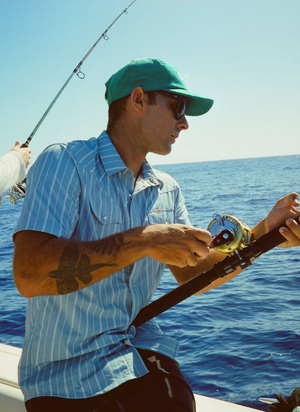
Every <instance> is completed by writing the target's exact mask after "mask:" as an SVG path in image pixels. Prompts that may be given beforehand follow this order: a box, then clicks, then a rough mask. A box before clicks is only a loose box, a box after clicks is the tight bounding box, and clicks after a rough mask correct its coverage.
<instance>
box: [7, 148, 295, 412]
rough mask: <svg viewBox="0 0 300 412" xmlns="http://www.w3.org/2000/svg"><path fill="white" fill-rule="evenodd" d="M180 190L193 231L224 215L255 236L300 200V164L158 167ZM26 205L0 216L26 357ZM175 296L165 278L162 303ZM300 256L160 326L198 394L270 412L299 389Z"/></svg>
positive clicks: (212, 294)
mask: <svg viewBox="0 0 300 412" xmlns="http://www.w3.org/2000/svg"><path fill="white" fill-rule="evenodd" d="M155 168H157V169H160V170H163V171H165V172H167V173H169V174H171V175H172V176H173V177H174V178H175V179H176V180H177V181H178V182H179V184H180V185H181V188H182V192H183V195H184V197H185V200H186V205H187V209H188V211H189V215H190V219H191V221H192V223H193V224H194V226H197V227H200V228H205V229H206V228H207V226H208V224H209V222H210V221H211V220H212V218H213V215H214V214H215V213H224V214H229V215H233V216H236V217H237V218H238V219H240V220H242V221H243V222H245V223H246V224H247V225H248V226H249V227H252V226H254V225H255V224H256V223H257V222H258V221H259V220H261V219H262V218H264V217H265V216H266V215H267V213H268V211H269V210H270V209H271V208H272V207H273V206H274V204H275V202H276V200H278V199H279V198H281V197H283V196H284V195H286V194H288V193H290V192H293V191H296V192H299V193H300V179H299V174H298V173H299V171H300V155H299V156H279V157H266V158H255V159H240V160H222V161H211V162H201V163H187V164H176V165H162V166H155ZM21 207H22V201H20V202H19V203H17V204H16V205H11V204H10V203H9V200H8V199H3V200H2V206H1V207H0V233H1V237H0V261H1V270H0V342H2V343H6V344H9V345H15V346H18V347H22V344H23V339H24V324H25V316H26V299H25V298H23V297H21V296H20V295H19V293H18V292H17V290H16V288H15V286H14V283H13V278H12V270H11V265H12V256H13V243H12V238H11V236H12V232H13V230H14V227H15V225H16V222H17V219H18V216H19V214H20V210H21ZM174 287H176V282H175V280H174V279H173V277H172V275H171V274H170V272H168V271H167V270H166V272H165V274H164V276H163V279H162V281H161V284H160V286H159V288H158V290H157V292H156V296H155V298H157V297H159V296H162V295H163V294H164V293H166V292H168V291H170V290H172V289H173V288H174ZM299 289H300V249H298V248H293V249H289V250H285V249H278V248H276V249H273V250H271V251H269V252H267V253H266V254H264V255H262V256H261V257H260V258H259V259H257V260H256V261H255V262H254V264H253V265H252V266H251V267H249V268H247V269H246V270H245V271H244V272H242V273H241V274H240V275H239V276H238V277H236V278H235V279H233V280H231V281H230V282H228V283H226V284H225V285H223V286H221V287H219V288H216V289H214V290H211V291H209V292H207V293H205V294H203V295H200V296H192V297H190V298H188V299H186V300H185V301H183V302H181V303H180V304H178V305H177V306H175V307H173V308H171V309H169V310H168V311H166V312H165V313H163V314H161V315H159V316H158V317H157V319H158V321H159V323H160V325H161V328H162V329H163V331H164V333H166V334H169V335H171V336H173V337H174V338H176V339H177V340H178V341H179V342H180V351H179V356H178V362H179V363H180V365H181V368H182V370H183V373H184V374H185V376H186V378H187V380H188V382H189V384H190V385H191V387H192V389H193V391H194V392H195V393H199V394H202V395H205V396H211V397H214V398H219V399H223V400H227V401H230V402H234V403H238V404H241V405H247V406H250V407H253V408H257V409H260V410H263V411H267V405H265V404H262V403H261V402H259V400H258V398H259V397H262V396H263V397H274V396H275V397H276V395H277V394H278V393H283V394H284V395H285V396H289V395H290V394H291V392H292V390H293V389H294V388H296V387H298V386H300V374H299V369H300V323H299V321H300V311H299V309H300V299H299ZM0 367H1V365H0Z"/></svg>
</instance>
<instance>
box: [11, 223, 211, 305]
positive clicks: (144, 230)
mask: <svg viewBox="0 0 300 412" xmlns="http://www.w3.org/2000/svg"><path fill="white" fill-rule="evenodd" d="M210 239H211V237H210V234H209V233H208V232H207V231H205V230H201V229H196V228H191V227H188V226H184V225H179V224H178V225H177V224H175V225H168V224H162V225H150V226H145V227H137V228H134V229H130V230H127V231H125V232H122V233H119V234H115V235H112V236H109V237H107V238H104V239H99V240H97V241H91V242H82V241H70V240H67V239H63V238H57V237H55V236H53V235H50V234H47V233H43V232H38V231H32V230H24V231H20V232H18V233H17V234H16V235H15V237H14V242H15V254H14V264H13V273H14V279H15V283H16V286H17V288H18V290H19V292H20V293H21V295H23V296H25V297H33V296H40V295H59V294H66V293H71V292H74V291H76V290H79V289H82V288H85V287H87V286H89V285H91V284H93V283H95V282H98V281H101V280H102V279H104V278H106V277H107V276H110V275H112V274H113V273H115V272H117V271H118V270H121V269H123V268H124V267H127V266H129V265H131V264H133V263H134V262H136V261H138V260H139V259H142V258H144V257H152V258H154V259H156V260H158V261H160V262H162V263H166V264H171V265H176V266H179V267H184V266H186V265H189V266H194V265H196V264H197V263H198V261H199V259H201V258H204V257H205V256H206V255H207V254H208V253H209V248H208V246H207V245H208V244H209V242H210Z"/></svg>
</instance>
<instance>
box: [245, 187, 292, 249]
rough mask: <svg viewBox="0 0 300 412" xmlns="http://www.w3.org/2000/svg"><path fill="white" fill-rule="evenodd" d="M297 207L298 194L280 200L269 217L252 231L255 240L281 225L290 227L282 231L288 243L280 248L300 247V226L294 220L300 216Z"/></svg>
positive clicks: (283, 228)
mask: <svg viewBox="0 0 300 412" xmlns="http://www.w3.org/2000/svg"><path fill="white" fill-rule="evenodd" d="M297 206H299V196H298V194H297V193H290V194H289V195H287V196H285V197H283V198H281V199H279V200H278V201H277V202H276V204H275V206H274V207H273V209H272V210H271V212H270V213H269V214H268V216H267V217H266V218H265V219H264V220H263V221H262V222H260V223H259V224H258V225H257V226H256V227H255V228H254V229H253V230H252V234H253V235H254V236H253V237H254V239H257V238H259V237H260V236H262V235H263V234H264V233H267V232H270V231H271V230H273V229H274V228H276V227H278V226H280V225H281V224H286V225H287V226H288V227H282V228H281V229H280V233H281V234H282V235H283V236H284V237H285V238H286V242H283V243H282V244H281V245H279V247H281V248H290V247H295V246H300V226H299V225H298V223H296V221H295V220H294V218H295V217H296V216H297V215H299V214H300V211H299V210H297V209H296V207H297Z"/></svg>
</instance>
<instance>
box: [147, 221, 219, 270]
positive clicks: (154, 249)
mask: <svg viewBox="0 0 300 412" xmlns="http://www.w3.org/2000/svg"><path fill="white" fill-rule="evenodd" d="M143 236H145V237H146V238H147V239H148V240H150V245H149V249H148V253H147V255H148V256H149V257H152V258H153V259H156V260H158V261H159V262H162V263H166V264H168V265H174V266H178V267H181V268H183V267H186V266H196V265H197V264H198V262H199V260H201V259H204V258H205V257H206V256H207V255H208V254H209V253H210V248H209V244H210V242H211V234H210V233H209V232H208V231H207V230H201V229H197V228H194V227H189V226H185V225H180V224H170V225H169V224H161V225H152V226H151V225H150V226H147V227H145V229H144V231H143Z"/></svg>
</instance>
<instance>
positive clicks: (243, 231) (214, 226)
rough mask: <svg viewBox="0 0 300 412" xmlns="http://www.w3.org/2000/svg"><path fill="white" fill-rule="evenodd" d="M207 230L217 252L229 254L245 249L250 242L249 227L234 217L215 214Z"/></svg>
mask: <svg viewBox="0 0 300 412" xmlns="http://www.w3.org/2000/svg"><path fill="white" fill-rule="evenodd" d="M207 230H208V231H209V232H210V233H211V235H212V237H213V245H214V249H216V250H217V251H218V252H223V253H230V254H231V253H233V252H234V251H235V250H238V249H241V248H244V247H246V246H247V245H248V244H249V243H250V241H251V231H250V229H249V227H248V226H247V225H246V224H245V223H243V222H242V221H240V220H238V219H237V218H236V217H234V216H230V215H221V214H219V213H216V214H215V215H214V216H213V220H212V221H211V222H210V224H209V225H208V228H207Z"/></svg>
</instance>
